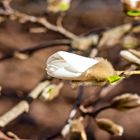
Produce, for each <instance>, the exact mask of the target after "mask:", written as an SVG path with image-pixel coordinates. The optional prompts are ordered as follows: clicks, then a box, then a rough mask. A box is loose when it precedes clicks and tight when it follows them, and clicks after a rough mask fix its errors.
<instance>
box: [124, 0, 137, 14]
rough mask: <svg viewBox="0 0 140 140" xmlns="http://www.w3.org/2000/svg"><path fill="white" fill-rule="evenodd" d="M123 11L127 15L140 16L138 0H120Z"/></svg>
mask: <svg viewBox="0 0 140 140" xmlns="http://www.w3.org/2000/svg"><path fill="white" fill-rule="evenodd" d="M122 3H123V7H124V11H125V13H126V14H127V15H129V16H140V0H122Z"/></svg>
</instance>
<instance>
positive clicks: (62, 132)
mask: <svg viewBox="0 0 140 140" xmlns="http://www.w3.org/2000/svg"><path fill="white" fill-rule="evenodd" d="M82 96H83V86H80V87H79V91H78V95H77V98H76V101H75V103H74V105H73V107H72V109H71V111H70V113H69V115H68V118H67V120H66V122H65V124H64V126H63V127H62V128H61V129H59V130H58V131H57V132H56V133H54V134H52V135H50V136H49V137H47V138H46V140H52V139H54V138H56V137H59V136H63V137H65V136H66V135H67V134H68V133H69V131H70V122H71V120H72V119H73V118H74V117H75V115H76V113H77V109H78V108H79V106H80V103H81V99H82Z"/></svg>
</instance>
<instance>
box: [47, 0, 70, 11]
mask: <svg viewBox="0 0 140 140" xmlns="http://www.w3.org/2000/svg"><path fill="white" fill-rule="evenodd" d="M70 3H71V0H47V11H48V12H53V13H57V12H64V11H67V10H68V9H69V7H70Z"/></svg>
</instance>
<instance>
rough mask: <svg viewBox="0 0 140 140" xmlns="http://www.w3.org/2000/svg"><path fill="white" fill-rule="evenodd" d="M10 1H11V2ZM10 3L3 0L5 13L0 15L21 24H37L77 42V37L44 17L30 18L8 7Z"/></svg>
mask: <svg viewBox="0 0 140 140" xmlns="http://www.w3.org/2000/svg"><path fill="white" fill-rule="evenodd" d="M11 1H12V0H11ZM11 1H7V0H3V1H2V3H3V6H4V8H5V13H6V14H3V13H4V12H2V13H0V14H1V15H4V16H5V15H6V16H9V17H11V18H12V19H14V20H15V19H16V20H17V19H18V20H19V21H20V22H21V23H22V22H23V23H24V22H27V21H29V22H32V23H38V24H40V25H42V26H44V27H46V28H47V29H49V30H52V31H55V32H59V33H60V34H62V35H64V36H66V37H68V38H70V39H72V40H77V39H78V38H79V37H78V36H77V35H75V34H73V33H71V32H69V31H68V30H66V29H65V28H64V27H63V26H57V25H53V24H51V23H50V22H49V21H48V20H47V19H46V18H45V17H36V16H31V15H28V14H25V13H22V12H19V11H17V10H15V9H13V8H12V7H11V5H10V3H11Z"/></svg>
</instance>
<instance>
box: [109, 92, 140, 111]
mask: <svg viewBox="0 0 140 140" xmlns="http://www.w3.org/2000/svg"><path fill="white" fill-rule="evenodd" d="M111 107H112V108H114V109H117V110H122V111H123V110H129V109H133V108H137V107H140V96H138V95H137V94H130V93H126V94H123V95H120V96H117V97H115V98H114V99H113V100H112V102H111Z"/></svg>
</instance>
